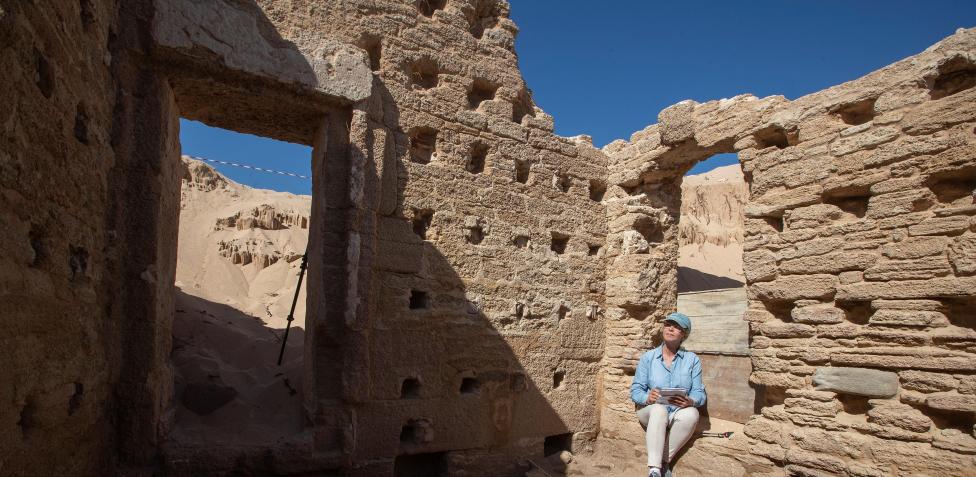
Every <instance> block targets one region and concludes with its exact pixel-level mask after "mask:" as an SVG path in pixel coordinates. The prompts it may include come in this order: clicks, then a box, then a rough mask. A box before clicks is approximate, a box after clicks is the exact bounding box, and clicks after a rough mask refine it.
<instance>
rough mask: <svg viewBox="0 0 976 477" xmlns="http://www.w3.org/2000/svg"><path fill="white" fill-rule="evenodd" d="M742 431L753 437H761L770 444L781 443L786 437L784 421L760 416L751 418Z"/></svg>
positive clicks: (760, 438)
mask: <svg viewBox="0 0 976 477" xmlns="http://www.w3.org/2000/svg"><path fill="white" fill-rule="evenodd" d="M742 432H743V433H745V435H747V436H749V437H751V438H753V439H759V440H761V441H765V442H769V443H770V444H779V443H781V442H783V437H784V434H783V424H782V423H780V422H777V421H772V420H769V419H766V418H763V417H760V416H756V417H754V418H752V419H750V420H749V422H747V423H746V425H745V427H743V428H742Z"/></svg>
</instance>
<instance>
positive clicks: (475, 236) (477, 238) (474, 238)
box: [465, 225, 485, 245]
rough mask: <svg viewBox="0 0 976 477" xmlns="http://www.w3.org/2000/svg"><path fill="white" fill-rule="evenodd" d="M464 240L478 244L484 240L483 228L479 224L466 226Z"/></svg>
mask: <svg viewBox="0 0 976 477" xmlns="http://www.w3.org/2000/svg"><path fill="white" fill-rule="evenodd" d="M465 240H467V242H468V243H469V244H471V245H479V244H480V243H481V242H484V241H485V229H484V228H482V227H481V226H480V225H475V226H474V227H468V231H467V234H466V235H465Z"/></svg>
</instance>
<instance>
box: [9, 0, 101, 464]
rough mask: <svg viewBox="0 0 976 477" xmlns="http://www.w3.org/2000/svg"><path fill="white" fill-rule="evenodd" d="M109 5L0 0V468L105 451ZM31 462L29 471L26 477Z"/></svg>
mask: <svg viewBox="0 0 976 477" xmlns="http://www.w3.org/2000/svg"><path fill="white" fill-rule="evenodd" d="M111 10H112V7H111V6H110V3H109V2H101V1H86V2H80V3H79V2H74V3H70V2H69V3H64V2H60V3H57V4H45V5H33V4H30V5H28V4H25V3H24V2H9V1H5V2H0V46H2V49H0V71H3V74H2V78H3V84H4V87H5V93H4V94H3V97H2V98H0V223H2V224H3V226H2V227H0V228H2V231H0V250H3V253H2V254H0V270H2V271H0V303H2V305H3V309H4V310H5V311H4V313H3V316H2V318H0V323H2V326H3V330H4V331H3V334H2V335H3V337H2V338H0V350H2V351H0V356H2V360H3V362H4V365H3V369H2V370H0V382H2V383H3V384H2V385H0V427H2V429H3V432H2V433H0V472H2V473H4V474H6V475H38V474H46V475H56V474H59V473H68V472H69V470H71V471H75V472H81V473H94V472H95V471H96V470H97V469H98V468H99V467H101V466H103V465H105V464H106V463H107V462H109V461H110V458H111V446H112V445H113V442H112V440H111V439H110V438H107V437H108V436H110V435H111V427H110V426H111V410H110V407H109V405H108V403H107V400H108V399H109V398H110V397H111V395H112V393H113V389H112V385H113V380H114V379H115V378H116V377H117V374H118V373H117V367H112V366H110V365H109V362H110V360H111V359H113V358H114V357H115V354H114V352H113V351H112V350H113V348H114V347H115V346H117V344H118V342H117V340H116V338H117V330H118V327H117V325H116V324H114V323H112V321H111V318H110V314H111V312H110V311H109V310H110V309H111V306H112V304H111V300H110V295H109V293H107V290H105V288H104V280H105V279H106V278H107V276H106V275H108V274H109V273H110V272H109V270H107V263H108V260H109V259H110V258H111V257H112V256H114V250H113V242H114V240H113V237H112V236H111V235H110V233H109V231H108V230H106V229H105V223H106V220H107V218H108V216H109V205H108V203H109V200H108V196H109V185H108V184H109V182H110V179H109V174H110V170H111V168H112V165H113V162H114V160H115V159H114V154H113V150H112V147H111V140H112V107H111V98H112V97H113V96H114V94H115V91H114V90H113V88H112V86H111V83H110V73H109V67H108V64H107V60H106V58H108V57H109V53H108V41H107V37H108V31H109V29H110V27H111V25H112V23H113V21H114V15H113V14H112V11H111ZM28 469H29V470H30V471H29V474H24V472H27V471H28Z"/></svg>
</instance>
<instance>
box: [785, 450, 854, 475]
mask: <svg viewBox="0 0 976 477" xmlns="http://www.w3.org/2000/svg"><path fill="white" fill-rule="evenodd" d="M786 462H789V463H791V464H799V465H802V466H804V467H812V468H814V469H820V470H825V471H827V472H832V473H835V474H841V473H843V472H844V469H846V468H847V465H846V464H844V461H843V460H841V459H839V458H837V457H833V456H828V455H823V454H820V453H817V452H808V451H805V450H802V449H799V448H793V447H791V448H789V449H787V450H786Z"/></svg>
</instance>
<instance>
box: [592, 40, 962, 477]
mask: <svg viewBox="0 0 976 477" xmlns="http://www.w3.org/2000/svg"><path fill="white" fill-rule="evenodd" d="M974 46H976V32H974V31H972V30H960V31H959V32H958V33H957V34H956V35H954V36H952V37H949V38H947V39H946V40H944V41H942V42H940V43H938V44H937V45H935V46H933V47H932V48H929V49H928V50H926V51H925V52H923V53H921V54H919V55H918V56H915V57H912V58H909V59H906V60H903V61H901V62H898V63H895V64H893V65H891V66H889V67H886V68H884V69H882V70H879V71H877V72H874V73H871V74H869V75H867V76H865V77H863V78H860V79H858V80H855V81H851V82H849V83H845V84H842V85H839V86H836V87H833V88H830V89H827V90H824V91H822V92H819V93H815V94H811V95H809V96H804V97H802V98H798V99H796V100H794V101H788V100H786V99H785V98H782V97H769V98H764V99H758V98H755V97H753V96H739V97H735V98H732V99H725V100H720V101H711V102H708V103H704V104H697V103H694V102H691V101H686V102H682V103H679V104H676V105H674V106H672V107H670V108H667V109H665V110H664V111H662V112H661V114H660V116H659V120H660V122H659V124H656V125H652V126H650V127H648V128H646V129H645V130H643V131H640V132H638V133H636V134H634V136H633V137H632V138H631V139H630V141H618V142H615V143H612V144H610V145H608V146H607V147H606V148H604V151H605V152H606V153H607V154H608V155H609V156H610V158H611V162H610V180H609V182H610V184H611V185H612V187H611V188H610V192H609V193H608V200H607V209H608V214H609V216H608V221H609V224H610V238H609V239H608V247H607V252H608V253H607V255H608V258H609V259H610V262H609V264H608V269H607V276H608V280H607V288H606V296H607V307H608V311H607V314H608V321H607V334H606V337H607V343H606V349H607V354H606V360H605V364H606V369H605V373H606V376H605V377H604V384H605V390H604V409H603V414H602V416H601V422H600V427H601V437H603V438H604V439H601V441H600V443H601V445H602V446H605V447H606V448H608V449H609V450H610V452H615V453H616V455H619V456H621V458H626V457H625V456H627V455H630V454H632V453H633V449H634V447H636V446H639V445H640V442H641V440H640V438H641V436H640V428H639V427H637V426H636V425H634V424H633V422H632V421H633V420H632V416H631V413H632V407H631V405H630V403H629V402H627V399H626V396H627V385H628V384H629V382H630V379H631V376H632V374H633V372H634V366H635V365H636V362H637V359H638V358H639V353H640V350H641V349H643V348H645V347H647V346H648V345H650V344H651V341H652V337H654V336H655V335H656V333H657V330H658V327H659V326H660V320H661V318H662V317H663V316H664V315H665V314H666V313H667V312H668V311H669V310H670V309H672V308H673V307H674V296H675V262H676V250H677V243H678V240H677V231H678V224H677V218H678V216H679V215H678V210H679V203H678V202H679V200H680V199H679V191H678V186H679V182H680V178H681V176H682V175H683V174H684V172H685V171H687V169H688V168H689V167H691V166H692V165H693V164H694V163H696V162H697V161H700V160H702V159H705V158H707V157H709V156H711V155H713V154H716V153H728V152H736V153H738V157H739V160H740V162H741V165H742V168H743V171H744V173H745V176H746V181H747V182H748V184H749V190H750V195H751V197H750V199H749V202H748V204H747V205H746V210H745V214H746V220H745V253H744V271H745V276H746V281H747V286H748V297H749V308H748V310H747V311H746V315H745V319H746V320H747V321H749V323H750V347H751V352H752V353H751V354H752V374H751V377H750V382H751V383H752V384H754V385H755V386H757V387H759V388H760V389H761V390H762V391H763V392H761V393H758V394H757V396H759V398H758V399H761V401H760V402H758V403H757V404H758V407H759V408H761V412H760V413H759V414H758V415H756V416H754V417H753V418H752V419H751V420H750V421H749V422H748V423H747V424H746V426H745V436H741V437H740V438H734V439H732V440H731V441H730V442H728V443H727V444H724V443H723V444H715V443H702V445H700V446H696V447H697V448H696V449H693V450H692V452H689V454H693V453H696V452H698V453H703V454H705V455H708V457H709V459H710V462H711V463H712V464H713V465H715V466H716V467H723V468H724V469H725V471H726V472H730V473H733V474H737V475H741V474H743V473H747V474H752V475H780V474H782V473H783V472H784V471H785V472H787V473H789V474H791V475H850V476H881V475H897V474H911V473H920V472H922V473H924V472H936V473H940V474H945V475H972V472H973V469H974V459H973V453H974V452H976V439H974V435H976V434H974V433H976V429H974V427H973V425H974V411H976V390H974V388H973V383H974V382H976V381H974V379H976V376H974V374H973V373H974V370H976V347H974V346H976V331H974V327H976V315H974V311H973V310H974V305H976V276H974V274H976V269H974V267H973V257H974V255H976V249H974V245H976V242H974V240H976V234H974V232H976V219H974V216H976V204H974V197H976V196H974V189H976V128H974V126H976V108H974V106H973V105H974V104H976V101H974V99H976V88H973V86H976V63H974V60H976V56H974V53H973V52H974ZM710 391H711V392H713V393H721V392H722V390H721V389H711V390H710ZM679 465H680V464H679ZM699 470H702V469H699ZM706 473H707V471H706Z"/></svg>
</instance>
